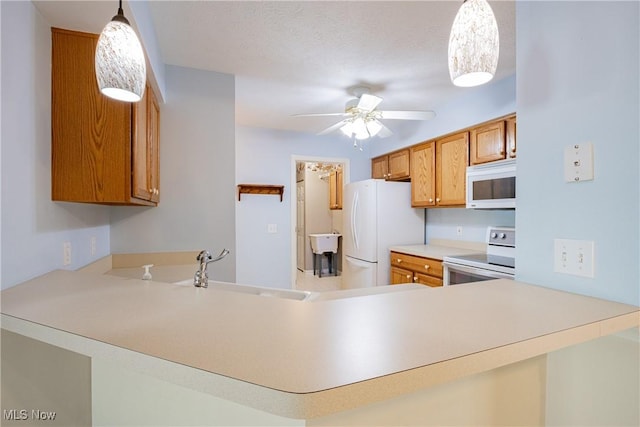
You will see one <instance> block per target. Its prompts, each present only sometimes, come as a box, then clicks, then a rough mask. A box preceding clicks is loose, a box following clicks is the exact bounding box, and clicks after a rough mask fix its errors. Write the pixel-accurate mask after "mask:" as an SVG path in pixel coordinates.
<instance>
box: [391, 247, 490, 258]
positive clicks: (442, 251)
mask: <svg viewBox="0 0 640 427" xmlns="http://www.w3.org/2000/svg"><path fill="white" fill-rule="evenodd" d="M389 250H390V251H393V252H400V253H403V254H407V255H415V256H421V257H425V258H431V259H437V260H440V261H442V258H444V257H446V256H459V255H469V254H477V253H478V252H482V253H484V252H485V250H484V249H482V250H479V249H478V248H461V247H454V246H442V245H433V244H429V245H405V246H391V247H390V248H389Z"/></svg>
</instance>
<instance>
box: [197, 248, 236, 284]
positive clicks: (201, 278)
mask: <svg viewBox="0 0 640 427" xmlns="http://www.w3.org/2000/svg"><path fill="white" fill-rule="evenodd" d="M228 254H229V250H228V249H223V250H222V252H220V255H218V256H217V257H215V258H213V257H212V256H211V252H209V251H207V250H205V251H202V252H200V253H199V254H198V256H197V257H196V261H199V262H200V267H199V268H198V271H196V274H195V276H194V277H193V286H195V287H197V288H206V287H208V286H209V274H208V272H207V266H208V265H209V263H210V262H216V261H220V260H221V259H222V258H224V257H226V256H227V255H228Z"/></svg>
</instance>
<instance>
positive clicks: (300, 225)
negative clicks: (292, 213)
mask: <svg viewBox="0 0 640 427" xmlns="http://www.w3.org/2000/svg"><path fill="white" fill-rule="evenodd" d="M304 234H305V233H304V181H300V182H298V183H297V184H296V253H297V255H296V265H297V267H298V270H300V271H304V252H305V239H304Z"/></svg>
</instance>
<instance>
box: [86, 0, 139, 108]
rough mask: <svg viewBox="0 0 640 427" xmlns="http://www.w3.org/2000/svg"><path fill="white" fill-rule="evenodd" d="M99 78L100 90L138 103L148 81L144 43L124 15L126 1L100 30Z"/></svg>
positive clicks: (96, 63) (97, 50) (98, 50)
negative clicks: (143, 49)
mask: <svg viewBox="0 0 640 427" xmlns="http://www.w3.org/2000/svg"><path fill="white" fill-rule="evenodd" d="M95 69H96V79H97V81H98V87H99V89H100V92H102V93H103V94H104V95H106V96H108V97H110V98H113V99H117V100H119V101H126V102H138V101H140V100H141V99H142V96H143V95H144V88H145V85H146V80H147V70H146V63H145V59H144V52H143V51H142V45H141V44H140V41H139V40H138V36H136V33H135V31H133V28H131V25H129V21H128V20H127V18H125V17H124V12H123V10H122V0H120V3H119V7H118V14H117V15H116V16H114V17H113V18H112V20H111V21H110V22H109V23H107V25H106V26H105V27H104V29H103V30H102V33H100V38H99V39H98V45H97V46H96V53H95Z"/></svg>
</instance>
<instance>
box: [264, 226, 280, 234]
mask: <svg viewBox="0 0 640 427" xmlns="http://www.w3.org/2000/svg"><path fill="white" fill-rule="evenodd" d="M277 232H278V224H268V225H267V233H277Z"/></svg>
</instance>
